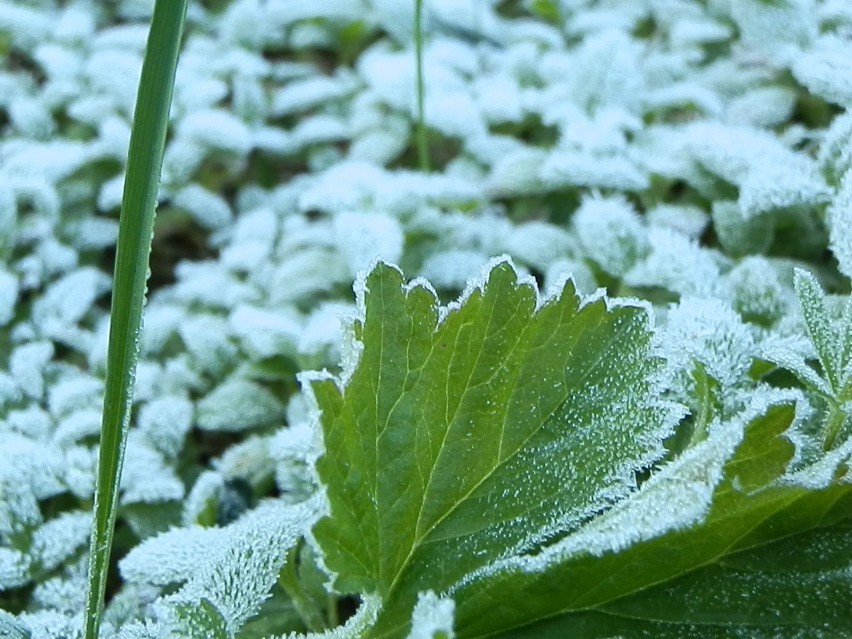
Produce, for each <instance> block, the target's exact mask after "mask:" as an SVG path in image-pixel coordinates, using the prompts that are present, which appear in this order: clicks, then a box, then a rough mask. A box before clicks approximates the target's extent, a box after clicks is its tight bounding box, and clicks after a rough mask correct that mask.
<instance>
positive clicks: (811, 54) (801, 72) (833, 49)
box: [792, 35, 852, 107]
mask: <svg viewBox="0 0 852 639" xmlns="http://www.w3.org/2000/svg"><path fill="white" fill-rule="evenodd" d="M850 55H852V45H850V43H849V40H848V39H846V38H841V37H837V36H834V35H830V36H825V37H822V38H820V39H819V40H818V41H817V42H816V44H815V45H814V46H813V47H812V48H811V49H809V50H807V51H805V52H804V53H803V54H802V55H800V56H798V57H797V58H796V59H795V62H794V64H793V66H792V71H793V75H795V76H796V79H797V80H798V81H799V82H801V83H802V84H803V85H804V86H805V87H807V88H808V90H810V91H811V92H812V93H814V94H816V95H819V96H820V97H823V98H825V99H826V100H828V101H829V102H834V103H835V104H840V105H842V106H845V107H852V62H850Z"/></svg>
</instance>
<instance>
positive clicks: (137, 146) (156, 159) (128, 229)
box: [84, 0, 187, 639]
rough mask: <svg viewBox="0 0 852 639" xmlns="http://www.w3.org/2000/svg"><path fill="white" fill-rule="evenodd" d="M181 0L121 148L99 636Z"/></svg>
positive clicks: (164, 29) (166, 1) (170, 1)
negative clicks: (122, 166)
mask: <svg viewBox="0 0 852 639" xmlns="http://www.w3.org/2000/svg"><path fill="white" fill-rule="evenodd" d="M186 6H187V0H157V2H156V4H155V6H154V14H153V17H152V19H151V30H150V32H149V34H148V43H147V46H146V48H145V58H144V60H143V63H142V75H141V78H140V80H139V93H138V95H137V98H136V112H135V114H134V117H133V128H132V131H131V136H130V150H129V152H128V155H127V171H126V176H125V183H124V195H123V199H122V205H121V218H120V221H119V231H118V242H117V247H116V258H115V274H114V276H113V288H112V305H111V306H112V308H111V321H110V331H109V347H108V348H109V350H108V353H107V371H106V386H105V393H104V410H103V421H102V424H101V442H100V455H99V459H98V477H97V485H96V487H95V500H94V519H93V522H92V536H91V542H90V546H89V573H88V592H87V594H86V609H85V627H84V636H85V639H97V636H98V631H99V629H100V624H101V614H102V612H103V606H104V595H105V593H106V582H107V571H108V567H109V558H110V552H111V549H112V540H113V530H114V527H115V518H116V510H117V507H118V486H119V481H120V478H121V467H122V463H123V461H124V449H125V446H126V443H127V431H128V427H129V425H130V410H131V405H132V401H133V387H134V381H135V376H136V362H137V360H138V358H139V340H140V334H141V328H142V307H143V306H144V304H145V293H146V282H147V279H148V258H149V256H150V253H151V240H152V238H153V234H154V210H155V208H156V205H157V191H158V188H159V182H160V171H161V169H162V165H163V151H164V148H165V143H166V129H167V127H168V118H169V109H170V107H171V102H172V92H173V90H174V79H175V70H176V68H177V59H178V52H179V50H180V41H181V34H182V32H183V23H184V19H185V17H186Z"/></svg>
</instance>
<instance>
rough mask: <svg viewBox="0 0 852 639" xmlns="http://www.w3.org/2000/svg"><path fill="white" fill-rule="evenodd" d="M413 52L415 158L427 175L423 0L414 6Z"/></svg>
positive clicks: (427, 140) (419, 0)
mask: <svg viewBox="0 0 852 639" xmlns="http://www.w3.org/2000/svg"><path fill="white" fill-rule="evenodd" d="M414 50H415V52H416V56H417V158H418V160H419V163H420V170H421V171H423V172H425V173H428V172H429V170H430V167H429V134H428V132H427V130H426V107H425V104H424V103H425V95H426V87H425V84H424V79H423V0H415V4H414Z"/></svg>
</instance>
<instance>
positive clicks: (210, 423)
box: [196, 377, 284, 432]
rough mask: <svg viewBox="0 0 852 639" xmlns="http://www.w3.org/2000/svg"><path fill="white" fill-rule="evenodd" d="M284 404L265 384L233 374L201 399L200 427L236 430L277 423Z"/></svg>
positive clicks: (199, 406)
mask: <svg viewBox="0 0 852 639" xmlns="http://www.w3.org/2000/svg"><path fill="white" fill-rule="evenodd" d="M283 415H284V405H283V404H281V402H280V401H279V400H278V398H277V397H276V396H275V395H273V394H272V393H271V392H270V391H268V390H267V389H265V388H264V387H263V386H260V385H259V384H256V383H255V382H252V381H250V380H247V379H240V378H238V377H232V378H230V379H228V380H226V381H225V382H223V383H222V384H221V385H219V386H217V387H216V388H214V389H213V390H212V391H211V392H210V394H208V395H207V396H206V397H204V398H203V399H202V400H201V401H199V402H198V415H197V417H196V419H197V421H198V427H199V428H202V429H204V430H213V431H226V432H235V431H240V430H247V429H250V428H258V427H260V426H267V425H269V424H274V423H275V422H276V421H278V420H280V419H282V418H283Z"/></svg>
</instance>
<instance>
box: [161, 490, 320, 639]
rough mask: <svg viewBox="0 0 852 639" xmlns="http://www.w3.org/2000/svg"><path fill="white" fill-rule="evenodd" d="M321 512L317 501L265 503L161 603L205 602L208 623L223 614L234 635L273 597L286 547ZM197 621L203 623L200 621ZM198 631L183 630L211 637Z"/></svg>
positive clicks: (198, 638) (227, 534)
mask: <svg viewBox="0 0 852 639" xmlns="http://www.w3.org/2000/svg"><path fill="white" fill-rule="evenodd" d="M322 514H323V509H322V502H321V501H319V500H318V499H313V500H309V501H307V502H304V503H302V504H296V505H288V504H285V503H282V502H273V501H270V502H267V503H263V504H261V505H260V506H258V507H257V508H256V509H254V510H252V511H249V512H248V513H246V515H245V516H243V517H242V518H241V519H239V520H238V521H237V522H235V523H234V524H232V525H231V526H228V527H227V528H225V529H224V532H225V534H224V535H223V537H222V538H221V540H220V541H219V543H218V544H216V545H215V546H214V547H213V548H212V549H210V550H212V551H213V552H209V553H208V555H207V556H206V557H205V558H204V560H203V561H202V562H201V563H200V564H199V565H197V568H196V570H194V571H193V574H192V576H191V578H190V579H189V581H187V583H186V584H185V585H184V586H183V588H181V589H180V590H179V591H178V592H176V593H175V594H174V595H170V596H168V597H166V598H164V599H163V600H162V601H161V605H162V606H165V607H166V608H170V607H173V606H174V607H177V609H178V610H180V609H181V608H183V607H185V606H187V605H189V606H193V605H199V603H200V602H202V601H204V600H206V601H208V602H209V603H210V604H211V605H212V607H213V610H211V611H208V612H209V613H210V614H206V615H205V618H206V619H207V620H208V621H209V620H210V619H211V618H212V619H217V615H218V616H220V617H221V619H222V622H223V626H224V628H225V630H226V631H227V633H228V635H227V636H232V633H234V632H235V631H237V630H238V629H239V628H240V627H241V626H242V625H243V624H244V623H245V622H246V620H247V619H248V618H249V617H251V616H252V615H253V614H255V613H256V612H257V610H258V608H259V607H260V604H261V603H263V601H264V600H265V599H266V598H267V597H268V596H269V590H270V589H271V588H272V586H273V584H274V583H275V582H276V581H277V579H278V573H279V571H280V570H281V567H282V566H283V565H284V562H285V560H286V558H287V551H288V550H289V549H290V548H292V547H293V546H294V545H295V544H296V542H297V541H298V539H299V538H300V537H302V536H303V535H304V534H306V533H307V532H308V529H309V528H310V526H311V525H312V524H313V523H314V522H315V521H316V520H317V518H318V517H320V516H322ZM214 612H215V613H216V614H213V613H214ZM195 621H197V620H195ZM198 624H199V625H203V624H202V623H201V622H200V621H198ZM180 625H181V624H178V626H180ZM200 629H201V630H202V632H200V633H199V632H192V628H191V627H187V628H185V630H184V632H186V633H187V635H188V636H189V637H191V638H192V639H204V638H205V637H207V636H209V635H207V634H205V632H204V631H205V628H200Z"/></svg>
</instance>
